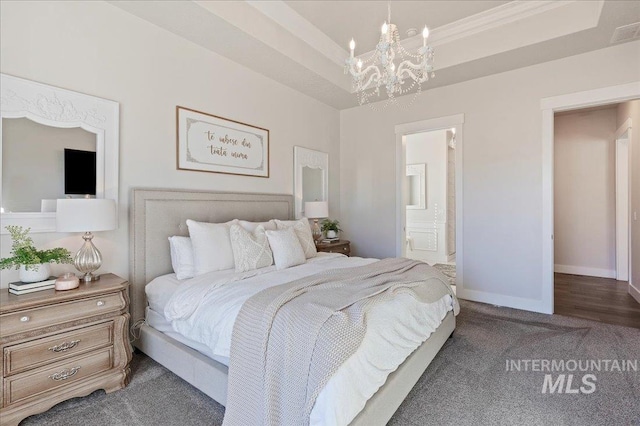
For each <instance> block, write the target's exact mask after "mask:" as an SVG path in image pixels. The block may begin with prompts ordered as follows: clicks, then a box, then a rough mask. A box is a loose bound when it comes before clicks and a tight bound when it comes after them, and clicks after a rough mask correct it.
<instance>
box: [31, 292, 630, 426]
mask: <svg viewBox="0 0 640 426" xmlns="http://www.w3.org/2000/svg"><path fill="white" fill-rule="evenodd" d="M461 305H462V311H461V313H460V315H459V316H458V318H457V322H458V324H457V328H456V331H455V333H454V337H453V338H452V339H449V341H448V342H447V343H446V344H445V347H444V348H443V349H442V351H441V352H440V354H439V355H438V356H437V357H436V359H435V360H434V361H433V362H432V363H431V365H430V366H429V368H428V369H427V371H426V372H425V374H424V375H423V376H422V378H421V379H420V381H419V382H418V383H417V385H416V386H415V388H414V389H413V391H412V392H411V393H410V394H409V396H408V398H407V399H406V400H405V402H404V403H403V404H402V406H401V407H400V408H399V409H398V411H397V412H396V414H395V416H394V417H393V419H392V420H391V422H390V423H389V424H391V425H431V424H434V425H452V424H455V425H498V424H499V425H516V424H517V425H550V424H553V425H640V372H635V373H627V372H624V373H622V372H596V373H594V374H595V375H596V377H597V382H596V390H595V392H593V393H592V394H590V395H583V394H561V395H559V394H548V393H547V394H542V383H543V380H544V375H545V373H542V372H506V371H505V364H506V360H509V359H514V360H515V359H556V360H570V359H575V360H585V359H618V360H620V359H638V358H640V330H639V329H634V328H627V327H621V326H615V325H608V324H602V323H596V322H592V321H587V320H581V319H577V318H575V319H574V318H568V317H561V316H557V315H556V316H546V315H541V314H534V313H529V312H524V311H518V310H514V309H507V308H496V307H493V306H489V305H483V304H479V303H472V302H465V301H461ZM638 364H640V362H639V363H638ZM132 367H133V368H132V370H133V374H132V379H131V384H130V385H129V386H128V387H127V388H126V389H124V390H121V391H118V392H114V393H112V394H110V395H106V394H105V393H104V392H103V391H97V392H94V393H93V394H91V395H90V396H88V397H86V398H76V399H74V400H71V401H67V402H64V403H62V404H59V405H57V406H56V407H54V408H52V409H51V410H49V411H48V412H46V413H43V414H40V415H37V416H32V417H30V418H28V419H26V420H25V421H24V422H23V423H22V425H24V426H27V425H44V424H46V425H52V426H53V425H60V426H62V425H65V426H67V425H68V426H74V425H78V426H80V425H82V426H91V425H141V426H146V425H181V426H188V425H219V424H221V422H222V418H223V414H224V409H223V407H222V406H220V405H219V404H217V403H216V402H214V401H213V400H211V399H209V398H208V397H207V396H205V395H204V394H202V393H201V392H199V391H198V390H196V389H194V388H193V387H191V386H190V385H188V384H187V383H186V382H184V381H182V380H181V379H179V378H178V377H177V376H175V375H173V374H172V373H171V372H169V371H168V370H166V369H164V368H163V367H161V366H160V365H159V364H157V363H155V362H154V361H152V360H151V359H149V358H147V357H146V356H144V355H135V356H134V360H133V365H132ZM639 367H640V365H639ZM583 374H586V373H582V372H577V373H575V375H577V376H578V381H579V378H580V377H582V375H583ZM578 386H580V383H578ZM573 387H574V388H575V387H576V386H575V384H574V386H573Z"/></svg>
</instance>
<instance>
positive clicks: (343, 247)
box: [316, 240, 351, 256]
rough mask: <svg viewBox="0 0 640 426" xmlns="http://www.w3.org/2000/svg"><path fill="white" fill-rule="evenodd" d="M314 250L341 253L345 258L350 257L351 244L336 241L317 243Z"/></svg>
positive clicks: (345, 241) (344, 241)
mask: <svg viewBox="0 0 640 426" xmlns="http://www.w3.org/2000/svg"><path fill="white" fill-rule="evenodd" d="M316 249H317V250H318V251H321V252H324V253H341V254H344V255H346V256H351V242H350V241H348V240H338V241H333V242H331V243H318V245H317V246H316Z"/></svg>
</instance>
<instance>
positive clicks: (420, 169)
mask: <svg viewBox="0 0 640 426" xmlns="http://www.w3.org/2000/svg"><path fill="white" fill-rule="evenodd" d="M426 174H427V165H426V164H425V163H421V164H407V176H418V182H420V200H419V202H418V204H407V209H409V210H424V209H426V208H427V191H426V188H427V186H426Z"/></svg>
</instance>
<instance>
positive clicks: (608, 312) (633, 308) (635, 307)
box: [554, 274, 640, 328]
mask: <svg viewBox="0 0 640 426" xmlns="http://www.w3.org/2000/svg"><path fill="white" fill-rule="evenodd" d="M627 290H628V284H627V282H626V281H616V280H615V279H610V278H598V277H584V276H580V275H568V274H555V290H554V295H555V303H554V304H555V313H556V314H559V315H566V316H570V317H579V318H586V319H590V320H594V321H600V322H606V323H609V324H618V325H625V326H627V327H635V328H640V303H638V302H636V300H635V299H634V298H633V297H631V296H630V295H629V293H628V292H627Z"/></svg>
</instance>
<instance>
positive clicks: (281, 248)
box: [265, 228, 307, 270]
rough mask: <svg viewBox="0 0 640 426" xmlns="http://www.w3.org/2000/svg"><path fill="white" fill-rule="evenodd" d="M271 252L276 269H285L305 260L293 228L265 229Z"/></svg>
mask: <svg viewBox="0 0 640 426" xmlns="http://www.w3.org/2000/svg"><path fill="white" fill-rule="evenodd" d="M265 233H266V234H267V238H268V239H269V245H270V246H271V251H272V252H273V260H274V261H275V264H276V269H278V270H280V269H286V268H290V267H292V266H296V265H301V264H303V263H304V262H306V260H307V258H306V257H305V255H304V250H303V249H302V245H300V240H299V239H298V236H297V235H296V233H295V231H294V230H293V228H286V229H282V230H278V231H265Z"/></svg>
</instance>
